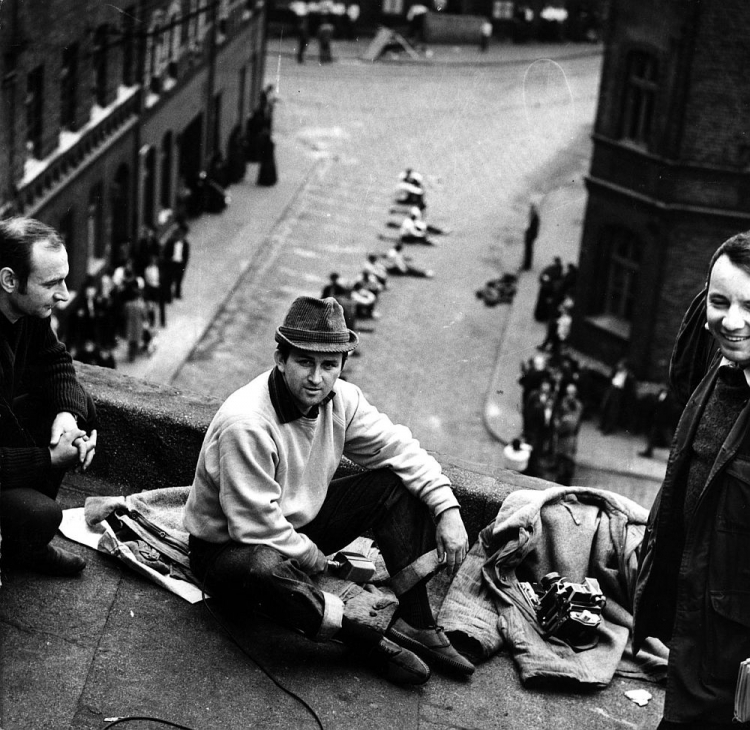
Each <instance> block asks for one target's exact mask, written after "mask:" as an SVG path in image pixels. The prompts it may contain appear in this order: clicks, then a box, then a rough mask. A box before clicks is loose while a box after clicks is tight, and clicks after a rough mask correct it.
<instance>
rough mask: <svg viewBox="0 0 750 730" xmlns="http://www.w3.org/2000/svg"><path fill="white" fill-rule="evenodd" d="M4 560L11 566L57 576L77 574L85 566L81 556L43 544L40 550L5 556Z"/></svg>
mask: <svg viewBox="0 0 750 730" xmlns="http://www.w3.org/2000/svg"><path fill="white" fill-rule="evenodd" d="M5 562H6V563H7V564H8V565H9V566H10V567H13V568H24V569H26V570H31V571H33V572H35V573H43V574H44V575H53V576H58V577H62V576H70V575H78V573H80V572H81V571H82V570H83V569H84V568H85V567H86V561H85V560H84V559H83V558H81V557H79V556H78V555H76V554H75V553H71V552H70V551H69V550H63V549H62V548H58V547H54V546H53V545H45V546H44V547H43V548H42V549H41V550H34V551H33V552H29V553H28V554H26V555H16V556H13V557H11V556H6V558H5Z"/></svg>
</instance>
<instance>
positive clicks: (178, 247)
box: [164, 223, 190, 301]
mask: <svg viewBox="0 0 750 730" xmlns="http://www.w3.org/2000/svg"><path fill="white" fill-rule="evenodd" d="M187 233H188V227H187V224H186V223H180V224H178V226H177V231H176V232H175V233H174V234H173V235H172V236H171V237H170V239H169V241H168V242H167V245H166V246H165V248H164V260H165V261H166V263H167V266H168V269H169V283H170V292H171V297H167V301H170V300H171V298H172V297H173V298H175V299H182V280H183V278H184V277H185V271H186V270H187V266H188V262H189V261H190V241H188V239H187Z"/></svg>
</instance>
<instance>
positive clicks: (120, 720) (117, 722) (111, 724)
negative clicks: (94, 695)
mask: <svg viewBox="0 0 750 730" xmlns="http://www.w3.org/2000/svg"><path fill="white" fill-rule="evenodd" d="M137 720H148V721H149V722H160V723H162V725H169V727H176V728H181V730H195V729H194V728H192V727H188V726H187V725H179V724H178V723H176V722H170V721H169V720H162V719H161V718H158V717H149V716H148V715H129V716H128V717H116V718H115V719H114V720H112V721H111V722H108V723H107V724H106V725H105V726H104V727H103V728H102V730H107V728H110V727H114V726H115V725H120V724H121V723H123V722H135V721H137Z"/></svg>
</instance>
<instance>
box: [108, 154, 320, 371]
mask: <svg viewBox="0 0 750 730" xmlns="http://www.w3.org/2000/svg"><path fill="white" fill-rule="evenodd" d="M287 141H288V142H289V143H288V144H283V145H277V148H276V163H277V168H278V170H279V181H278V182H277V183H276V185H275V186H273V187H262V186H259V185H256V183H255V179H256V176H257V174H258V165H257V164H256V163H250V164H248V166H247V173H246V175H245V178H244V180H242V181H241V182H239V183H237V184H235V185H232V186H231V187H230V188H229V189H228V192H229V195H230V196H231V199H232V202H231V203H230V205H229V206H228V207H227V208H226V209H225V210H224V211H223V212H222V213H220V214H218V215H212V214H208V213H207V214H203V215H202V216H200V217H199V218H196V219H194V220H191V221H189V225H190V232H189V233H188V240H189V241H190V246H191V248H190V262H189V265H188V268H187V271H186V273H185V278H184V280H183V283H182V295H183V298H182V299H176V300H174V301H173V302H172V303H171V304H169V305H168V306H167V322H166V325H167V326H166V327H164V328H159V329H158V330H157V333H156V350H155V352H154V353H153V354H152V355H150V356H146V355H140V356H138V358H137V359H136V360H135V361H134V362H128V360H127V356H126V352H127V346H126V344H122V345H121V346H120V347H119V348H118V351H117V369H118V370H119V371H120V372H123V373H125V374H126V375H131V376H133V377H136V378H141V379H143V380H150V381H152V382H156V383H163V384H169V383H171V382H172V381H173V380H174V378H175V376H176V375H177V373H178V372H179V370H180V368H181V367H182V365H183V363H184V362H185V361H186V360H187V358H188V357H190V354H191V352H192V351H193V348H194V347H195V346H196V345H197V344H198V343H199V342H200V340H201V338H202V337H203V335H204V334H205V332H206V330H207V329H208V327H209V326H210V325H211V323H212V322H213V321H214V320H215V319H216V316H217V315H218V313H219V312H220V311H221V308H222V306H223V304H224V302H225V301H226V300H227V299H228V298H229V297H230V296H231V295H232V291H233V289H234V287H235V286H236V284H237V282H238V281H239V280H240V279H241V278H242V276H243V275H244V274H245V273H246V272H247V271H248V270H250V269H253V268H257V267H258V266H261V265H262V262H263V260H264V257H267V256H268V255H269V254H270V248H271V247H272V246H273V238H272V235H271V234H272V232H273V230H274V228H276V226H277V225H279V224H280V222H281V221H282V220H283V218H284V213H285V211H286V210H287V208H288V206H289V205H290V204H291V203H292V201H293V200H294V199H295V197H296V195H297V193H298V192H299V191H300V189H301V188H302V186H303V185H304V184H305V181H306V180H307V179H308V178H309V176H310V175H311V174H312V172H313V171H314V169H315V166H316V165H317V163H318V159H317V158H315V157H313V156H312V155H310V153H309V151H307V150H305V149H303V148H302V147H300V146H298V145H296V144H295V143H294V141H293V140H287Z"/></svg>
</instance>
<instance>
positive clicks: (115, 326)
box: [66, 222, 190, 368]
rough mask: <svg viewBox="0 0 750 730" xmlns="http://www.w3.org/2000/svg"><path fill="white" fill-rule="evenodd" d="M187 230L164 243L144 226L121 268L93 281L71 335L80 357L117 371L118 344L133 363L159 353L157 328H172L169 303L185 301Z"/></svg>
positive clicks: (69, 338) (181, 229)
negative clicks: (183, 291)
mask: <svg viewBox="0 0 750 730" xmlns="http://www.w3.org/2000/svg"><path fill="white" fill-rule="evenodd" d="M188 231H189V226H188V224H187V223H185V222H181V223H179V224H178V225H177V226H175V228H174V229H173V231H172V233H171V235H170V236H169V237H168V238H167V240H166V241H165V242H164V243H162V241H161V240H160V239H159V237H158V236H157V235H156V231H155V230H154V229H153V228H152V227H150V226H143V229H142V231H141V236H140V237H139V239H138V241H137V243H136V245H135V246H134V247H133V250H132V251H131V253H130V255H128V256H127V257H125V258H124V260H123V261H122V263H121V264H120V265H119V266H117V267H115V268H110V269H108V270H107V271H105V273H104V274H103V275H102V276H101V277H99V278H98V280H97V279H95V278H94V277H93V276H89V277H88V279H87V281H86V285H85V288H84V292H83V296H82V297H81V298H80V299H79V300H78V302H77V304H78V306H77V308H76V310H75V311H74V312H73V316H72V318H71V320H70V323H69V327H68V331H67V333H66V340H67V341H68V343H69V347H70V349H71V352H72V353H73V354H74V356H75V357H76V359H78V360H80V361H81V362H84V363H89V364H92V365H101V366H104V367H111V368H114V367H116V359H115V356H114V351H115V350H116V348H117V346H118V343H119V342H125V343H127V358H128V360H129V361H131V362H132V361H133V360H135V358H136V357H137V356H138V355H139V354H141V353H152V352H153V351H154V348H155V346H156V337H157V331H158V326H161V327H166V324H167V305H168V304H170V303H171V302H172V301H173V300H174V299H181V298H182V280H183V278H184V276H185V271H186V269H187V266H188V262H189V261H190V241H189V240H188V237H187V234H188Z"/></svg>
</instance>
